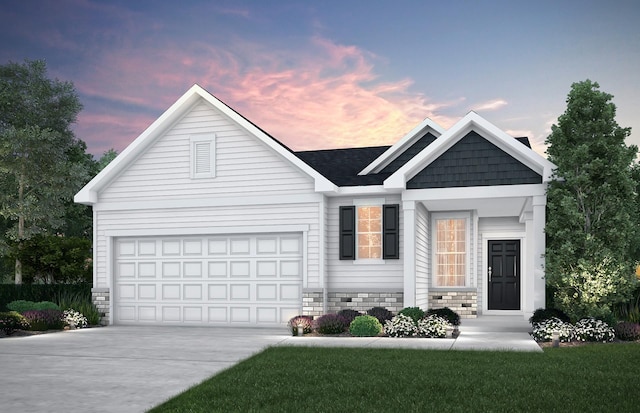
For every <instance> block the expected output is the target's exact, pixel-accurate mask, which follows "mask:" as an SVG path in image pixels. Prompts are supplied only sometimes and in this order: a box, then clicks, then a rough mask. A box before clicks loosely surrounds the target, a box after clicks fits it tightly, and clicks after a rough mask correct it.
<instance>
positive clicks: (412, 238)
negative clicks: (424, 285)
mask: <svg viewBox="0 0 640 413" xmlns="http://www.w3.org/2000/svg"><path fill="white" fill-rule="evenodd" d="M402 212H403V217H404V225H403V228H402V229H403V234H404V238H403V239H404V248H403V251H402V258H403V266H404V304H403V305H404V307H414V306H415V305H416V203H415V201H404V202H403V203H402Z"/></svg>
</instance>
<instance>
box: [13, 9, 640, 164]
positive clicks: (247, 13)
mask: <svg viewBox="0 0 640 413" xmlns="http://www.w3.org/2000/svg"><path fill="white" fill-rule="evenodd" d="M0 45H1V47H0V64H6V63H8V62H9V61H14V62H22V61H24V59H31V60H34V59H45V60H46V61H47V66H48V70H49V75H50V77H56V78H58V79H60V80H69V81H72V82H73V83H74V84H75V87H76V89H77V91H78V93H79V95H80V99H81V102H82V104H83V105H84V109H83V111H82V112H81V113H80V115H79V117H78V122H77V124H76V126H75V131H76V136H77V137H78V138H80V139H82V140H84V141H85V142H86V143H87V146H88V150H89V152H91V153H93V154H94V155H96V156H98V157H99V156H100V155H101V154H102V153H103V152H104V151H106V150H108V149H109V148H115V149H116V150H117V151H118V152H120V151H122V149H124V147H126V146H127V145H128V144H129V143H131V142H132V141H133V140H134V139H135V138H136V137H137V136H138V135H139V134H140V133H142V132H143V131H144V130H145V129H146V128H147V127H148V126H149V125H150V124H151V123H152V122H153V121H154V120H155V119H156V118H157V117H158V116H160V115H161V114H162V113H163V112H164V111H165V110H166V109H167V108H168V107H169V106H171V104H173V103H174V102H175V101H176V100H177V99H178V98H179V97H180V96H181V95H182V94H183V93H184V92H186V91H187V90H188V89H189V88H190V87H191V86H192V85H193V84H194V83H198V84H199V85H201V86H202V87H204V88H205V89H207V90H208V91H209V92H211V93H212V94H213V95H215V96H216V97H218V98H219V99H220V100H222V101H223V102H225V103H227V104H228V105H229V106H231V107H232V108H234V109H235V110H237V111H238V112H240V113H241V114H242V115H244V116H245V117H247V118H248V119H249V120H251V121H252V122H254V123H255V124H257V125H258V126H260V127H261V128H262V129H264V130H266V131H267V132H268V133H270V134H271V135H273V136H274V137H276V138H277V139H279V140H280V141H282V142H283V143H285V144H286V145H288V146H289V147H290V148H291V149H293V150H309V149H326V148H340V147H358V146H377V145H390V144H393V143H395V142H396V141H397V140H398V139H399V138H401V137H402V136H403V135H404V134H405V133H407V132H408V131H409V130H411V129H412V128H413V127H414V126H416V125H417V124H418V123H419V122H420V121H422V120H423V119H424V118H426V117H429V118H431V119H432V120H434V121H436V122H437V123H439V124H441V125H442V126H443V127H445V128H448V127H449V126H451V125H452V124H453V123H454V122H455V121H457V120H458V119H460V118H461V117H463V116H464V115H465V114H466V113H467V112H469V111H470V110H475V111H476V112H478V113H479V114H480V115H481V116H483V117H485V118H486V119H488V120H489V121H491V122H492V123H494V124H496V125H497V126H498V127H500V128H502V129H504V130H505V131H507V132H508V133H510V134H512V135H514V136H528V137H529V138H530V139H531V141H532V144H533V147H534V149H535V150H536V151H538V152H539V153H541V154H544V140H545V138H546V137H547V136H548V134H549V133H550V130H551V125H552V124H553V123H555V122H556V121H557V118H558V116H559V115H560V114H562V113H563V112H564V110H565V108H566V97H567V93H568V92H569V89H570V87H571V84H572V83H573V82H577V81H581V80H585V79H587V78H588V79H591V80H593V81H597V82H599V83H600V87H601V90H603V91H606V92H608V93H611V94H613V95H614V96H615V97H614V100H613V101H614V103H615V104H616V105H617V107H618V114H617V121H618V123H619V124H620V126H623V127H632V128H633V131H632V134H631V137H630V138H629V140H628V143H630V144H631V143H632V144H636V145H638V144H640V2H639V1H637V0H629V1H626V0H625V1H616V0H610V1H604V0H602V1H591V0H576V1H562V0H556V1H546V0H536V1H522V2H521V1H443V0H439V1H400V0H398V1H373V0H367V1H346V0H342V1H326V0H323V1H310V0H309V1H269V0H264V1H197V0H196V1H188V0H182V1H147V0H135V1H132V0H128V1H124V0H123V1H98V0H55V1H54V0H51V1H36V0H15V1H11V0H2V1H0Z"/></svg>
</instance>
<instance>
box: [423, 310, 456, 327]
mask: <svg viewBox="0 0 640 413" xmlns="http://www.w3.org/2000/svg"><path fill="white" fill-rule="evenodd" d="M426 315H427V316H429V315H437V316H438V317H441V318H444V319H445V320H447V321H448V322H449V324H451V325H452V326H459V325H460V315H459V314H458V313H456V312H455V311H453V310H452V309H450V308H449V307H444V308H432V309H430V310H427V313H426Z"/></svg>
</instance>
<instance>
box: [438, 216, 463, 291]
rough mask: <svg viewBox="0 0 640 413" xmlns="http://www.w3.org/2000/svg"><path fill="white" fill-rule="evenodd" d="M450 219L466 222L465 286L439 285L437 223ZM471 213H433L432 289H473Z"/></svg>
mask: <svg viewBox="0 0 640 413" xmlns="http://www.w3.org/2000/svg"><path fill="white" fill-rule="evenodd" d="M448 219H464V220H465V251H466V255H465V261H466V262H465V277H464V285H460V286H446V285H443V286H440V285H438V284H437V276H436V265H437V262H438V261H437V255H436V252H437V248H438V231H437V222H438V221H439V220H448ZM471 219H472V216H471V212H470V211H464V212H462V211H456V212H433V213H432V214H431V282H430V284H431V287H432V288H434V289H440V290H462V289H468V288H470V287H471V285H472V283H471V277H472V276H473V274H472V271H471V262H472V260H471V254H473V253H474V252H473V251H472V250H471Z"/></svg>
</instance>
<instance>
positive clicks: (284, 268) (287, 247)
mask: <svg viewBox="0 0 640 413" xmlns="http://www.w3.org/2000/svg"><path fill="white" fill-rule="evenodd" d="M115 246H116V248H115V251H116V256H115V257H114V260H115V263H114V268H115V269H116V271H115V274H114V277H115V279H114V283H115V288H114V291H115V294H114V313H115V314H114V321H116V322H120V323H170V324H176V323H177V324H185V323H187V324H211V325H220V324H226V325H228V324H232V325H233V324H238V325H257V324H263V325H269V324H271V325H273V324H282V323H286V322H287V321H288V320H289V318H291V317H292V316H293V315H297V314H299V313H300V310H301V308H302V278H303V264H302V263H303V254H302V236H301V235H300V234H285V235H283V234H266V235H254V236H250V235H248V236H244V235H232V236H203V237H182V238H181V237H166V238H158V239H152V238H149V239H145V238H140V239H128V238H124V239H117V240H116V245H115Z"/></svg>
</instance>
